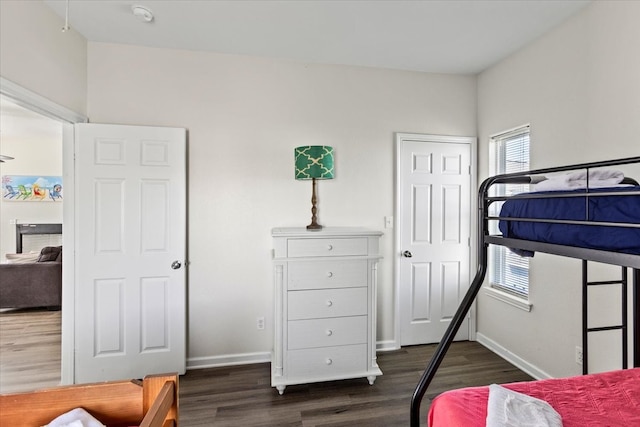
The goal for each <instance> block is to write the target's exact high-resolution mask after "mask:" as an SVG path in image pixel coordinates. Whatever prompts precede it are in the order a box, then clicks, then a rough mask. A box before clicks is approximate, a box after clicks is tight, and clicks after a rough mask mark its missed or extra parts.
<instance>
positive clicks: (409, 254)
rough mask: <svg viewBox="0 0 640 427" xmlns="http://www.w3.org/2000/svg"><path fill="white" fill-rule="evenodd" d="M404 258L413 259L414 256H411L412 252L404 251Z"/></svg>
mask: <svg viewBox="0 0 640 427" xmlns="http://www.w3.org/2000/svg"><path fill="white" fill-rule="evenodd" d="M402 256H403V257H405V258H411V257H412V256H413V255H412V254H411V251H404V252H402Z"/></svg>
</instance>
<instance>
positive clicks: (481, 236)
mask: <svg viewBox="0 0 640 427" xmlns="http://www.w3.org/2000/svg"><path fill="white" fill-rule="evenodd" d="M630 164H636V165H637V164H640V157H630V158H626V159H618V160H609V161H603V162H593V163H582V164H575V165H570V166H561V167H555V168H547V169H537V170H532V171H527V172H517V173H511V174H505V175H496V176H493V177H489V178H487V179H486V180H485V181H484V182H483V183H482V184H481V185H480V188H479V191H478V216H477V220H478V229H477V233H478V240H477V245H478V247H477V257H478V267H477V270H476V271H477V273H476V276H475V277H474V279H473V281H472V282H471V285H470V286H469V289H468V290H467V293H466V294H465V296H464V298H463V299H462V301H461V302H460V305H459V306H458V309H457V311H456V313H455V315H454V316H453V318H452V320H451V323H450V324H449V326H448V328H447V330H446V331H445V333H444V336H443V337H442V340H441V341H440V343H439V344H438V347H437V348H436V351H435V353H434V355H433V357H432V358H431V360H430V361H429V364H428V365H427V368H426V369H425V371H424V372H423V373H422V376H421V378H420V381H419V382H418V385H417V386H416V389H415V391H414V393H413V396H412V398H411V408H410V411H411V427H418V426H419V425H420V404H421V402H422V398H423V397H424V394H425V392H426V391H427V388H428V387H429V385H430V384H431V381H432V380H433V377H434V376H435V374H436V371H437V370H438V368H439V366H440V364H441V362H442V360H443V359H444V357H445V355H446V353H447V350H448V349H449V346H450V345H451V343H452V342H453V339H454V337H455V335H456V333H457V332H458V329H459V328H460V326H461V325H462V322H463V321H464V319H465V317H466V316H467V313H468V312H469V309H470V308H471V306H472V305H473V303H474V301H475V298H476V295H477V294H478V292H479V290H480V289H481V288H482V285H483V283H484V278H485V275H486V273H487V264H488V259H487V258H488V247H489V245H490V244H493V245H499V246H505V247H508V248H513V249H520V250H526V251H533V252H542V253H548V254H554V255H560V256H565V257H570V258H576V259H580V260H583V265H584V266H586V264H585V263H586V261H596V262H600V263H605V264H610V265H617V266H620V267H622V268H623V271H625V274H626V269H627V268H631V269H632V282H633V283H632V286H633V288H632V289H633V301H632V304H633V308H632V319H633V323H632V325H633V328H634V336H633V343H632V345H633V347H632V349H633V361H632V366H634V367H640V255H633V254H626V253H621V252H611V251H604V250H596V249H588V248H579V247H574V246H563V245H556V244H550V243H541V242H535V241H530V240H521V239H513V238H505V237H502V236H497V235H491V233H490V232H489V221H495V220H502V219H506V220H514V221H523V220H524V221H527V220H531V221H538V222H540V220H536V219H526V218H525V219H523V218H501V217H495V216H491V215H490V213H489V206H490V205H491V203H493V202H496V201H504V200H506V199H507V198H508V197H506V196H505V197H491V196H489V189H490V188H491V186H493V185H495V184H508V183H514V184H528V183H531V182H535V181H532V178H535V177H537V176H539V175H543V174H549V173H551V174H553V173H557V172H568V171H576V170H587V171H589V170H590V169H592V168H602V167H610V166H620V165H630ZM612 193H615V191H614V192H612ZM599 194H600V195H608V193H607V192H601V193H599ZM626 194H627V195H631V194H633V195H637V194H639V192H627V193H626ZM589 195H590V194H589V191H588V190H587V192H586V194H583V195H582V197H584V196H586V197H589ZM518 197H520V198H534V197H535V196H531V197H527V196H523V195H520V196H518ZM544 222H555V223H565V224H581V225H609V226H622V227H628V228H637V227H640V224H635V223H595V222H592V221H589V220H584V221H561V220H544ZM585 269H586V267H583V270H585ZM623 281H624V282H626V275H625V277H623ZM585 282H587V280H586V277H585V275H583V285H584V286H585V287H586V285H590V284H597V283H598V282H595V283H585ZM618 283H620V282H618ZM624 302H625V303H626V300H624ZM625 305H626V304H625ZM624 309H626V307H624ZM583 310H584V308H583ZM625 313H626V312H625ZM583 317H584V313H583ZM585 323H586V322H585ZM584 327H585V328H586V325H585V326H584ZM593 329H597V328H593ZM622 331H623V334H626V327H625V328H624V329H622ZM583 339H584V338H583ZM626 353H627V349H626V337H625V339H623V365H624V366H623V367H622V368H623V369H626V368H628V366H626V365H627V361H626Z"/></svg>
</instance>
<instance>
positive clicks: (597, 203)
mask: <svg viewBox="0 0 640 427" xmlns="http://www.w3.org/2000/svg"><path fill="white" fill-rule="evenodd" d="M611 191H615V192H617V193H626V192H634V193H635V192H638V191H640V187H637V186H635V187H623V188H601V189H594V190H591V191H590V194H597V193H599V192H611ZM559 193H562V192H545V193H532V194H536V195H550V196H556V195H558V194H559ZM565 193H584V190H575V191H573V192H565ZM500 216H501V217H509V218H530V219H552V220H574V221H584V220H585V219H588V220H589V221H599V222H615V223H620V224H640V194H633V195H606V196H605V195H602V196H596V197H589V198H588V203H587V198H586V197H582V196H580V197H543V198H535V199H519V198H511V199H508V200H507V201H505V203H504V205H503V206H502V209H501V211H500ZM499 228H500V231H501V232H502V235H503V237H508V238H513V239H523V240H531V241H536V242H543V243H553V244H557V245H567V246H576V247H580V248H589V249H600V250H605V251H614V252H622V253H628V254H635V255H640V228H633V227H617V226H602V225H574V224H556V223H547V222H524V221H517V220H501V221H500V222H499ZM522 255H533V254H532V253H523V254H522Z"/></svg>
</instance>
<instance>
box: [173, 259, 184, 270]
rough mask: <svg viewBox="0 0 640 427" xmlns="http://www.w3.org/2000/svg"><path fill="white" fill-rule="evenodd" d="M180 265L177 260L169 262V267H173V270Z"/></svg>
mask: <svg viewBox="0 0 640 427" xmlns="http://www.w3.org/2000/svg"><path fill="white" fill-rule="evenodd" d="M180 267H182V264H181V263H180V261H178V260H175V261H173V262H172V263H171V268H173V269H174V270H177V269H179V268H180Z"/></svg>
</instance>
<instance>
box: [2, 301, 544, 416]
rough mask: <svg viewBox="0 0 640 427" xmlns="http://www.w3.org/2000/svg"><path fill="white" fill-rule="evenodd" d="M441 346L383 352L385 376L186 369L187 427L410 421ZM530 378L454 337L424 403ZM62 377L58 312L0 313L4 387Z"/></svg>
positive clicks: (27, 386)
mask: <svg viewBox="0 0 640 427" xmlns="http://www.w3.org/2000/svg"><path fill="white" fill-rule="evenodd" d="M434 350H435V345H424V346H414V347H404V348H402V349H401V350H397V351H391V352H381V353H378V364H379V365H380V368H381V369H382V372H383V373H384V375H382V376H381V377H378V378H377V380H376V382H375V384H374V385H373V386H370V385H369V383H368V382H367V380H366V379H364V378H360V379H355V380H345V381H333V382H324V383H316V384H307V385H299V386H289V387H287V389H286V390H285V392H284V395H282V396H280V395H279V394H278V392H277V391H276V390H275V389H274V388H272V387H271V371H270V370H271V367H270V364H269V363H262V364H254V365H242V366H233V367H224V368H210V369H198V370H192V371H187V373H186V374H185V375H183V376H181V377H180V426H181V427H197V426H211V427H223V426H233V427H239V426H241V427H261V426H264V427H266V426H278V427H287V426H302V427H320V426H322V427H342V426H371V427H394V426H403V427H405V426H408V425H409V404H410V400H411V395H412V394H413V389H414V387H415V385H416V384H417V382H418V379H419V377H420V374H421V373H422V371H423V369H424V367H425V366H426V365H427V363H428V361H429V359H430V357H431V355H432V354H433V352H434ZM529 379H531V378H530V377H529V376H528V375H526V374H525V373H523V372H521V371H520V370H518V369H517V368H515V367H514V366H512V365H511V364H509V363H507V362H506V361H504V360H503V359H502V358H500V357H498V356H496V355H495V354H494V353H492V352H491V351H489V350H487V349H486V348H484V347H483V346H482V345H480V344H478V343H475V342H459V343H453V344H452V346H451V348H450V350H449V353H448V354H447V357H446V358H445V360H444V362H443V363H442V365H441V368H440V370H439V372H438V374H437V375H436V377H435V379H434V382H433V383H432V385H431V387H430V388H429V390H428V391H427V395H426V396H425V400H424V401H423V404H422V412H421V413H422V420H423V425H426V414H427V410H428V408H429V404H430V399H431V398H433V397H434V396H435V395H437V394H438V393H441V392H442V391H445V390H449V389H454V388H460V387H465V386H474V385H487V384H491V383H505V382H513V381H523V380H529ZM59 381H60V312H59V311H58V312H47V311H30V310H25V311H17V312H2V313H0V392H2V393H10V392H16V391H26V390H34V389H37V388H46V387H53V386H56V385H57V384H58V383H59Z"/></svg>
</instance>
